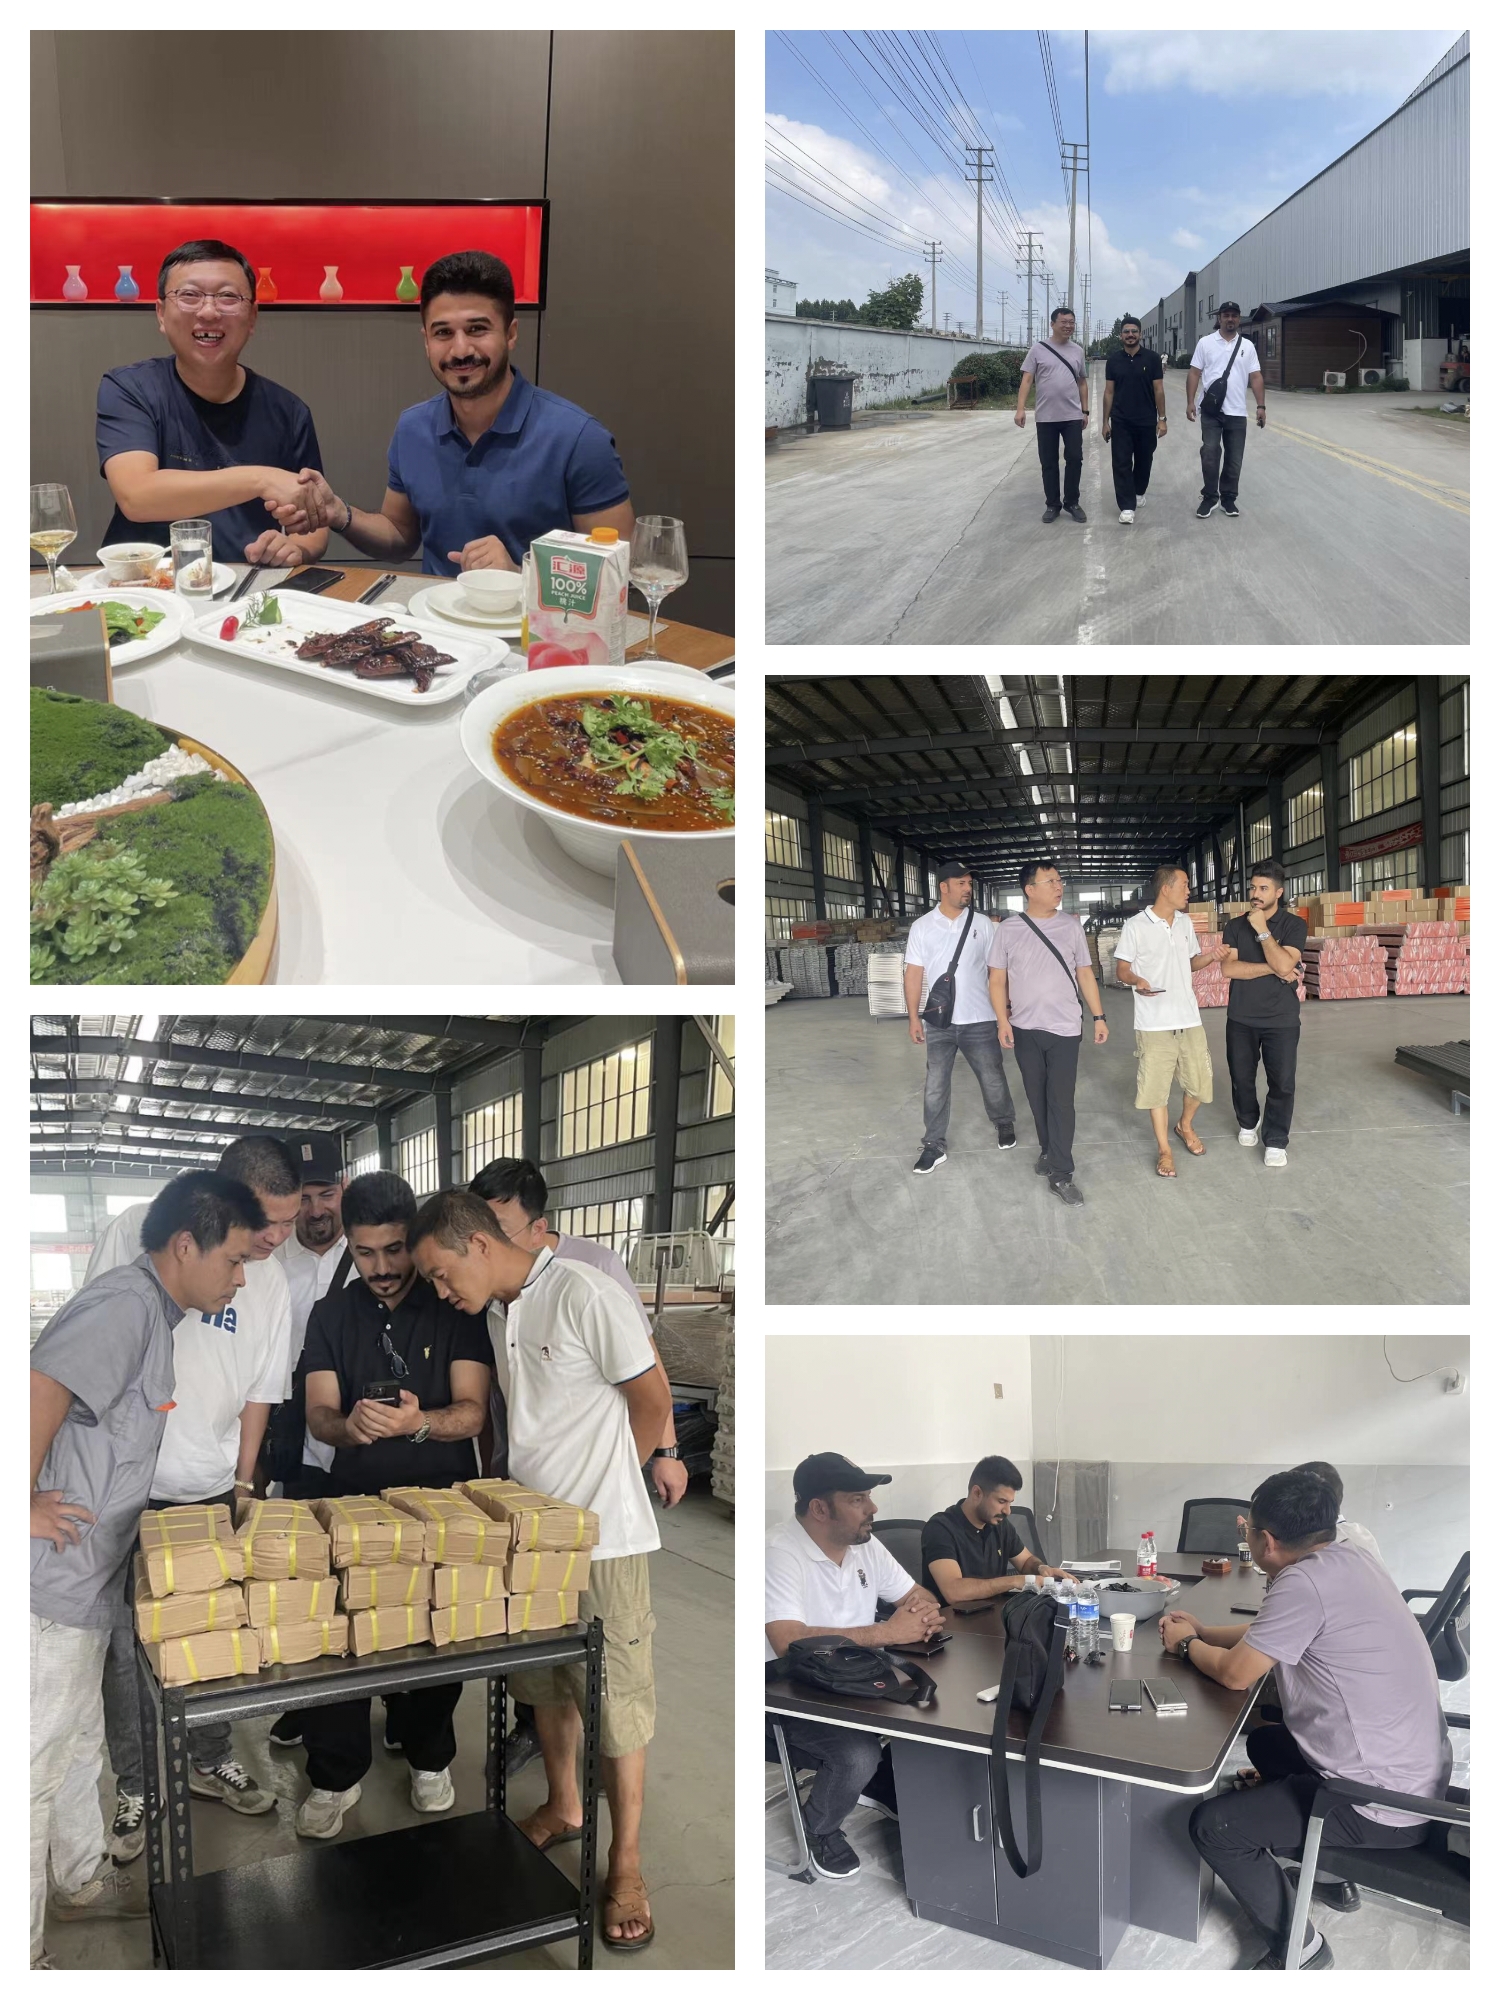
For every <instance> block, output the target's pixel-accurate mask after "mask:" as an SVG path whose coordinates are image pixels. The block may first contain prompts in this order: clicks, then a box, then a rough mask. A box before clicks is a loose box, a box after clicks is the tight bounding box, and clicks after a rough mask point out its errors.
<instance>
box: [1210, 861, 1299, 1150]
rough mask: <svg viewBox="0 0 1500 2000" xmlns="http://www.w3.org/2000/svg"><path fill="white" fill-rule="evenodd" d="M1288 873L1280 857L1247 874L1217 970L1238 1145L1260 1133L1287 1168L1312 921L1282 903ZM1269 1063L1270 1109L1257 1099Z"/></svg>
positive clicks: (1252, 1140) (1260, 863) (1250, 1141)
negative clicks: (1246, 893)
mask: <svg viewBox="0 0 1500 2000" xmlns="http://www.w3.org/2000/svg"><path fill="white" fill-rule="evenodd" d="M1285 884H1286V875H1285V873H1284V872H1283V870H1282V867H1281V864H1280V862H1279V861H1258V862H1256V864H1255V866H1254V868H1253V869H1252V870H1251V874H1250V908H1249V911H1248V913H1247V914H1246V915H1245V916H1243V917H1231V918H1230V920H1229V922H1228V923H1227V924H1226V925H1225V926H1224V943H1225V945H1226V947H1228V950H1229V956H1228V957H1227V958H1225V959H1223V960H1222V961H1221V963H1220V970H1221V971H1222V972H1223V974H1224V977H1225V978H1226V979H1227V980H1228V981H1229V1014H1228V1018H1227V1019H1226V1021H1225V1023H1224V1054H1225V1058H1226V1060H1227V1061H1228V1063H1229V1081H1230V1085H1231V1087H1232V1089H1233V1092H1234V1115H1235V1117H1236V1118H1237V1119H1238V1120H1239V1125H1240V1144H1241V1145H1242V1146H1253V1145H1254V1144H1255V1141H1256V1137H1257V1130H1256V1128H1257V1127H1259V1134H1258V1136H1259V1138H1260V1140H1261V1143H1262V1144H1263V1145H1264V1147H1265V1149H1266V1165H1267V1166H1268V1167H1284V1166H1285V1165H1286V1142H1287V1140H1288V1139H1289V1138H1290V1137H1291V1132H1292V1098H1293V1096H1294V1094H1295V1092H1296V1088H1297V1038H1298V1036H1299V1035H1300V1034H1301V1033H1302V1003H1301V1001H1300V1000H1299V999H1298V998H1297V975H1298V973H1299V971H1300V969H1301V965H1302V947H1303V945H1305V944H1306V943H1307V925H1306V924H1305V923H1303V921H1302V919H1301V918H1300V917H1298V916H1294V915H1293V914H1292V912H1291V911H1290V910H1284V909H1283V908H1282V907H1281V895H1282V890H1283V888H1284V886H1285ZM1258 1063H1264V1064H1265V1066H1266V1114H1265V1118H1264V1119H1263V1120H1262V1118H1261V1115H1260V1105H1259V1102H1258V1100H1257V1097H1256V1088H1255V1070H1256V1065H1257V1064H1258Z"/></svg>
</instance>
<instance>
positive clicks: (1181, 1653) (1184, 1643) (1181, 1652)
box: [1172, 1632, 1198, 1660]
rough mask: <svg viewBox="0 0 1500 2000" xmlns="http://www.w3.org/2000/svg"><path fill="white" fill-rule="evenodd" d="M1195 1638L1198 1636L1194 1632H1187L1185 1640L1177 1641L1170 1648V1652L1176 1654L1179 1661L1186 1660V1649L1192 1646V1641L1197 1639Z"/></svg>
mask: <svg viewBox="0 0 1500 2000" xmlns="http://www.w3.org/2000/svg"><path fill="white" fill-rule="evenodd" d="M1197 1636H1198V1634H1197V1633H1196V1632H1189V1633H1188V1635H1187V1637H1186V1638H1185V1639H1179V1640H1178V1641H1177V1644H1176V1645H1175V1646H1174V1647H1173V1648H1172V1650H1173V1652H1175V1653H1176V1655H1177V1657H1178V1659H1179V1660H1185V1659H1186V1658H1187V1656H1188V1647H1189V1646H1191V1645H1192V1643H1193V1641H1194V1640H1195V1639H1196V1638H1197Z"/></svg>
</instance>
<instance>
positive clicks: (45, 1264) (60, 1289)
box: [31, 1250, 74, 1317]
mask: <svg viewBox="0 0 1500 2000" xmlns="http://www.w3.org/2000/svg"><path fill="white" fill-rule="evenodd" d="M73 1289H74V1287H73V1259H72V1258H71V1257H69V1256H67V1255H65V1254H64V1253H63V1252H62V1251H58V1250H34V1251H33V1252H32V1253H31V1303H32V1307H33V1309H34V1310H37V1311H45V1312H47V1314H48V1316H49V1317H50V1315H51V1313H52V1312H54V1311H55V1310H56V1309H57V1307H59V1306H60V1305H62V1304H63V1302H64V1301H65V1300H66V1299H70V1298H71V1297H72V1296H73Z"/></svg>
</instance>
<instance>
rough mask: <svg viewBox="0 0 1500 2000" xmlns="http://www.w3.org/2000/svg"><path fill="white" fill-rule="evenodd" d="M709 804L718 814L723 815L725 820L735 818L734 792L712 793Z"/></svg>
mask: <svg viewBox="0 0 1500 2000" xmlns="http://www.w3.org/2000/svg"><path fill="white" fill-rule="evenodd" d="M708 803H709V804H710V805H711V806H712V807H713V809H714V811H715V812H716V813H722V814H723V815H724V817H725V819H733V818H734V793H733V792H725V791H717V792H710V793H709V795H708Z"/></svg>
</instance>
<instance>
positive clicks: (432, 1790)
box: [411, 1770, 453, 1812]
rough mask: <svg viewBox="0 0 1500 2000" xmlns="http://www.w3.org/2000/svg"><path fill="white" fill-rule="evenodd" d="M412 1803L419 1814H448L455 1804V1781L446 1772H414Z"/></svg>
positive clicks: (412, 1775)
mask: <svg viewBox="0 0 1500 2000" xmlns="http://www.w3.org/2000/svg"><path fill="white" fill-rule="evenodd" d="M411 1802H412V1806H413V1807H414V1809H415V1810H416V1811H417V1812H447V1810H448V1808H449V1807H450V1806H451V1805H452V1803H453V1780H452V1779H451V1778H450V1777H449V1776H448V1773H447V1772H446V1771H416V1770H414V1771H413V1772H412V1774H411Z"/></svg>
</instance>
